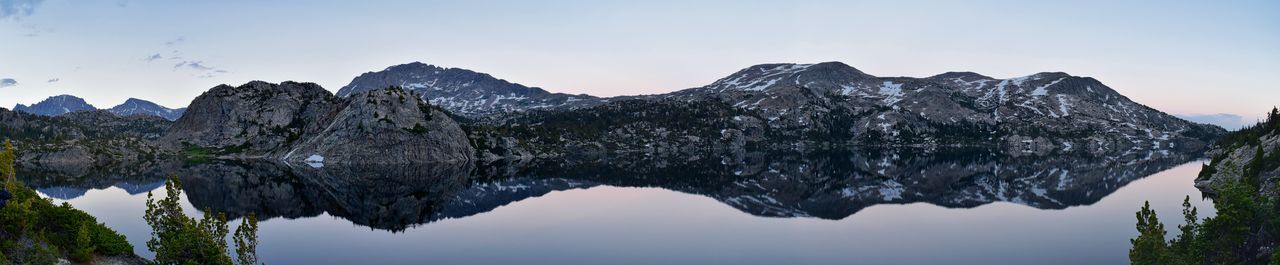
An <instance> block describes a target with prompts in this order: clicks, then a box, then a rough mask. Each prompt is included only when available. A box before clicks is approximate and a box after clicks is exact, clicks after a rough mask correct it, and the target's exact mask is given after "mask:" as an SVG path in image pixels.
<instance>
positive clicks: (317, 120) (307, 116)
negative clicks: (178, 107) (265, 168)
mask: <svg viewBox="0 0 1280 265" xmlns="http://www.w3.org/2000/svg"><path fill="white" fill-rule="evenodd" d="M339 103H340V100H339V99H338V98H337V97H334V96H333V95H332V94H330V93H329V92H328V91H326V90H324V89H323V88H321V87H320V86H319V85H316V84H312V83H294V82H284V83H281V84H279V85H276V84H271V83H267V82H262V81H253V82H249V83H246V84H244V85H241V86H239V87H232V86H228V85H220V86H217V87H214V88H213V89H210V90H209V91H206V92H205V93H204V94H201V95H200V96H199V97H196V99H195V100H193V101H192V102H191V106H189V107H188V108H187V112H186V113H185V114H183V116H182V118H179V119H178V120H177V121H176V122H175V123H174V124H173V127H171V128H169V131H168V132H167V133H166V134H165V137H164V139H163V141H164V142H166V143H168V144H172V145H189V146H198V147H206V148H216V149H223V150H228V151H230V150H234V151H236V152H237V153H243V154H245V155H257V156H262V155H266V154H269V153H271V152H276V151H278V150H281V149H284V148H285V147H288V146H290V145H292V144H294V142H295V141H297V140H298V137H299V136H301V135H302V134H305V133H307V132H309V131H318V130H320V129H321V128H323V127H322V126H324V125H327V123H326V122H325V121H326V120H328V117H329V116H331V115H332V113H333V112H335V111H336V110H337V109H338V107H339ZM177 147H183V146H177Z"/></svg>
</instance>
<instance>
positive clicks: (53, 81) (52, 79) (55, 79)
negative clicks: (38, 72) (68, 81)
mask: <svg viewBox="0 0 1280 265" xmlns="http://www.w3.org/2000/svg"><path fill="white" fill-rule="evenodd" d="M58 81H62V78H57V77H54V78H51V79H49V81H48V82H47V83H50V84H52V83H57V82H58Z"/></svg>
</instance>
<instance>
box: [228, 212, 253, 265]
mask: <svg viewBox="0 0 1280 265" xmlns="http://www.w3.org/2000/svg"><path fill="white" fill-rule="evenodd" d="M232 237H233V239H234V240H235V242H236V261H237V262H238V263H239V264H241V265H254V264H258V254H257V253H258V216H257V215H255V214H249V216H246V217H245V218H244V221H243V222H241V223H240V227H237V228H236V233H235V235H233V236H232Z"/></svg>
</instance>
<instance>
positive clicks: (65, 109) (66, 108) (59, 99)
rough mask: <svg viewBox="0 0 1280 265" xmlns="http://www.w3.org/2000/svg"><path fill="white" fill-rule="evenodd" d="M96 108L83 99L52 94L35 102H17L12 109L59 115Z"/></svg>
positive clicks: (44, 114) (45, 114)
mask: <svg viewBox="0 0 1280 265" xmlns="http://www.w3.org/2000/svg"><path fill="white" fill-rule="evenodd" d="M96 109H98V108H95V107H93V105H89V103H87V102H85V101H84V99H82V98H79V97H76V96H72V95H57V96H52V97H49V98H46V99H45V100H42V101H40V102H38V103H36V104H31V105H23V104H18V105H17V106H15V107H14V108H13V110H14V111H19V112H25V113H30V114H36V115H42V116H59V115H62V114H67V113H71V112H75V111H82V110H96Z"/></svg>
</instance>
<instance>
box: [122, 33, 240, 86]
mask: <svg viewBox="0 0 1280 265" xmlns="http://www.w3.org/2000/svg"><path fill="white" fill-rule="evenodd" d="M186 41H187V38H186V37H177V38H175V39H172V40H169V41H166V42H164V46H165V47H169V48H170V49H172V51H171V52H168V53H167V54H168V55H167V56H166V55H165V54H166V53H163V52H162V53H155V54H151V55H148V56H147V57H144V58H142V60H143V61H147V62H148V63H149V62H153V61H156V60H161V59H164V60H167V61H176V62H177V63H176V64H174V65H173V71H179V70H182V71H191V72H195V76H196V77H198V78H212V77H216V76H218V75H220V74H224V73H227V70H224V69H222V68H219V67H216V66H211V65H208V64H206V63H205V62H204V61H199V60H183V57H182V56H179V55H182V51H181V50H179V49H178V48H176V47H178V46H181V45H182V44H183V43H186Z"/></svg>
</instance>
